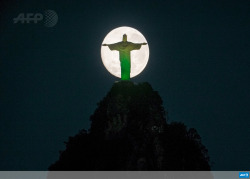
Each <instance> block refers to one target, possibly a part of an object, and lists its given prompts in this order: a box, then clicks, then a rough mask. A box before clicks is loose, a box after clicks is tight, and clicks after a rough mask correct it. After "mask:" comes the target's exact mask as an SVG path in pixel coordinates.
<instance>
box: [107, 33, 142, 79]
mask: <svg viewBox="0 0 250 179" xmlns="http://www.w3.org/2000/svg"><path fill="white" fill-rule="evenodd" d="M142 45H147V43H132V42H128V41H127V35H126V34H124V35H123V40H122V41H121V42H118V43H114V44H103V45H102V46H108V47H109V49H110V50H117V51H119V55H120V63H121V80H130V71H131V60H130V52H131V51H132V50H139V49H140V48H141V46H142Z"/></svg>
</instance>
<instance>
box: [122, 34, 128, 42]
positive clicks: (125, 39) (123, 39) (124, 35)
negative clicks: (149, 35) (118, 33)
mask: <svg viewBox="0 0 250 179" xmlns="http://www.w3.org/2000/svg"><path fill="white" fill-rule="evenodd" d="M122 41H123V42H127V35H126V34H123V38H122Z"/></svg>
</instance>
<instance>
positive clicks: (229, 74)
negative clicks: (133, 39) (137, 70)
mask: <svg viewBox="0 0 250 179" xmlns="http://www.w3.org/2000/svg"><path fill="white" fill-rule="evenodd" d="M47 9H51V10H54V11H55V12H56V13H57V14H58V17H59V20H58V23H57V24H56V25H55V26H54V27H51V28H48V27H45V26H44V25H43V23H42V22H39V23H38V24H34V23H30V24H21V23H17V24H14V23H13V18H15V17H17V16H18V14H19V13H43V12H44V10H47ZM119 26H130V27H133V28H135V29H137V30H139V31H140V32H141V33H142V34H143V35H144V36H145V37H146V39H147V41H148V44H149V48H150V58H149V62H148V65H147V67H146V68H145V70H144V71H143V72H142V73H141V74H140V75H139V76H137V77H135V78H133V79H132V81H134V82H149V83H150V84H151V85H152V87H153V88H154V90H156V91H158V92H159V94H160V96H161V97H162V100H163V101H164V107H165V109H166V111H168V114H169V115H168V117H169V121H170V122H171V121H178V122H183V123H184V124H186V125H187V126H188V127H194V128H196V129H197V131H198V133H199V134H200V135H201V138H202V142H203V144H204V145H205V146H206V147H207V149H208V153H209V155H210V157H211V162H212V163H213V165H212V170H249V169H250V143H249V141H250V121H249V118H250V117H249V116H250V101H249V100H250V95H249V91H250V80H249V77H250V61H249V60H250V44H249V42H250V41H249V40H250V1H249V0H237V1H236V0H233V1H229V0H227V1H224V0H223V1H214V0H206V1H205V0H204V1H178V0H171V1H157V2H156V1H153V0H152V1H149V0H148V1H146V0H144V1H118V0H116V1H89V2H85V1H70V0H67V1H62V0H52V1H42V0H37V1H31V0H30V1H12V0H9V1H7V0H5V1H1V2H0V170H47V168H48V167H49V165H50V164H52V163H53V162H55V161H56V160H57V159H58V158H59V150H64V149H65V146H64V141H67V140H68V137H69V136H74V135H75V134H76V133H78V131H79V130H80V129H82V128H85V129H88V128H89V126H90V121H89V117H90V115H91V114H93V112H94V110H95V108H96V107H97V105H96V104H97V103H98V102H99V101H100V100H101V99H102V98H103V97H104V96H105V95H106V94H107V92H108V91H109V89H110V88H111V86H112V84H113V83H114V82H115V81H118V80H119V79H118V78H116V77H114V76H112V75H111V74H110V73H109V72H108V71H107V70H106V69H105V67H104V65H103V64H102V61H101V57H100V47H101V43H102V41H103V39H104V37H105V36H106V34H107V33H108V32H109V31H111V30H112V29H114V28H116V27H119Z"/></svg>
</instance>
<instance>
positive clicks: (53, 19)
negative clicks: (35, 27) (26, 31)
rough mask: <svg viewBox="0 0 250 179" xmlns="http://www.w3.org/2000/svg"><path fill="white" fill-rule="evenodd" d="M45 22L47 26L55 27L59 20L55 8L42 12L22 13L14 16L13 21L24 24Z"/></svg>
mask: <svg viewBox="0 0 250 179" xmlns="http://www.w3.org/2000/svg"><path fill="white" fill-rule="evenodd" d="M40 22H43V24H44V26H45V27H54V26H55V25H56V24H57V22H58V15H57V13H56V12H55V11H53V10H46V11H44V13H43V14H41V13H20V14H18V16H17V17H16V18H13V23H14V24H17V23H22V24H31V23H32V24H37V23H40Z"/></svg>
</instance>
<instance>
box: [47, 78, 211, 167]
mask: <svg viewBox="0 0 250 179" xmlns="http://www.w3.org/2000/svg"><path fill="white" fill-rule="evenodd" d="M90 120H91V121H92V124H91V128H90V130H89V131H86V130H81V131H80V132H79V133H78V134H77V135H76V136H74V137H69V140H68V142H65V144H66V149H65V151H63V152H61V154H60V158H59V160H58V161H57V162H55V163H54V164H52V165H51V166H50V167H49V170H51V171H62V170H67V171H80V170H88V171H89V170H101V171H107V170H111V171H114V170H171V171H174V170H182V171H183V170H184V171H187V170H188V171H190V170H192V171H207V170H210V164H209V157H208V152H207V149H206V148H205V147H204V146H203V145H202V143H201V138H200V136H199V134H198V133H197V131H196V130H195V129H193V128H191V129H187V127H186V126H185V125H184V124H183V123H177V122H174V123H170V124H168V123H167V121H166V115H165V111H164V108H163V106H162V100H161V97H160V96H159V94H158V92H156V91H154V90H153V89H152V87H151V86H150V84H149V83H141V84H135V83H133V82H129V81H121V82H116V83H114V85H113V87H112V88H111V90H110V91H109V92H108V94H107V95H106V97H104V99H103V100H101V102H100V103H99V104H98V107H97V109H96V110H95V112H94V114H93V115H92V116H91V118H90Z"/></svg>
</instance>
